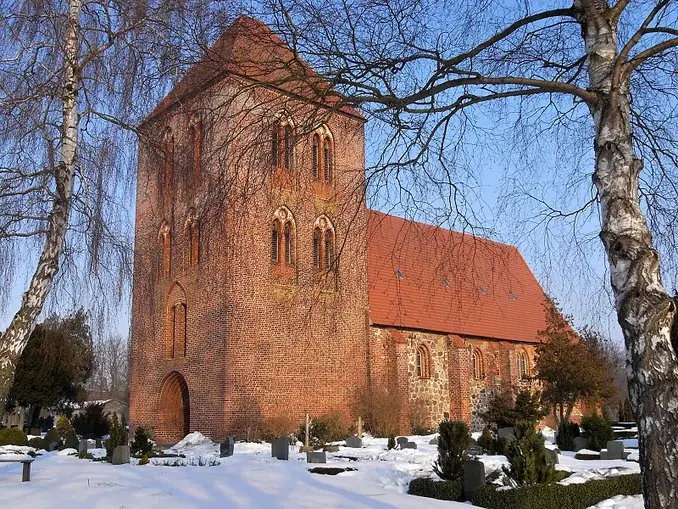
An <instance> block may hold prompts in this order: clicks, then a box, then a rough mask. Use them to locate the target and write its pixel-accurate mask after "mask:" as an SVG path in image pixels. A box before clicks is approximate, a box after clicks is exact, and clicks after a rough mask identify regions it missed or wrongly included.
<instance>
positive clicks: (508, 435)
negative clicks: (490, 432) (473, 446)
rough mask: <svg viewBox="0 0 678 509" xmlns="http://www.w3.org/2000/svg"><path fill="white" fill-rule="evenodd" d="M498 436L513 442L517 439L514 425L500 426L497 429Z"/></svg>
mask: <svg viewBox="0 0 678 509" xmlns="http://www.w3.org/2000/svg"><path fill="white" fill-rule="evenodd" d="M497 438H505V439H506V441H507V442H513V441H514V440H515V439H516V435H515V433H514V432H513V428H512V427H508V428H499V429H498V430H497Z"/></svg>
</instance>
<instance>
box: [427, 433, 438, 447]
mask: <svg viewBox="0 0 678 509" xmlns="http://www.w3.org/2000/svg"><path fill="white" fill-rule="evenodd" d="M428 443H429V445H438V436H437V435H436V436H434V437H433V438H432V439H431V440H429V441H428Z"/></svg>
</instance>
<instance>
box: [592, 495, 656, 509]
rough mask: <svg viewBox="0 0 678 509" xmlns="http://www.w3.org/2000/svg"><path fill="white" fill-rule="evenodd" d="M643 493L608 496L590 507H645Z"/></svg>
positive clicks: (637, 508) (633, 508)
mask: <svg viewBox="0 0 678 509" xmlns="http://www.w3.org/2000/svg"><path fill="white" fill-rule="evenodd" d="M643 508H644V505H643V496H642V495H617V496H616V497H612V498H608V499H607V500H603V501H602V502H598V503H597V504H596V505H592V506H591V507H589V508H588V509H643Z"/></svg>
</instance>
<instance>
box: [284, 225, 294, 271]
mask: <svg viewBox="0 0 678 509" xmlns="http://www.w3.org/2000/svg"><path fill="white" fill-rule="evenodd" d="M285 263H286V264H287V265H293V264H294V259H293V257H292V222H291V221H287V222H286V223H285Z"/></svg>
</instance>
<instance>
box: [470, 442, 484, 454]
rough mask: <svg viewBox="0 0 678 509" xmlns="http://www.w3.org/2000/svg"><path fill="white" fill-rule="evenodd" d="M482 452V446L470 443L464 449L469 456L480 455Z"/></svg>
mask: <svg viewBox="0 0 678 509" xmlns="http://www.w3.org/2000/svg"><path fill="white" fill-rule="evenodd" d="M483 452H484V451H483V448H482V447H480V446H479V445H475V444H470V445H469V446H468V448H467V449H466V454H468V455H469V456H471V457H473V456H480V455H481V454H483Z"/></svg>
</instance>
